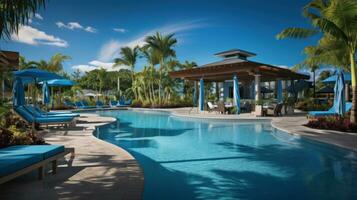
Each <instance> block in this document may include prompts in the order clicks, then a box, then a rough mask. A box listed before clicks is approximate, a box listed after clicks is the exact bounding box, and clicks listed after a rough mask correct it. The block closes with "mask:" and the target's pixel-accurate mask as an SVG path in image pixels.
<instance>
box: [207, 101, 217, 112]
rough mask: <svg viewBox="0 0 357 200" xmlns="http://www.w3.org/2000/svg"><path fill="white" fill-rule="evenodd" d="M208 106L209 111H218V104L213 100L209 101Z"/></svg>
mask: <svg viewBox="0 0 357 200" xmlns="http://www.w3.org/2000/svg"><path fill="white" fill-rule="evenodd" d="M207 106H208V112H212V111H215V112H218V106H217V105H213V103H212V102H210V101H209V102H207Z"/></svg>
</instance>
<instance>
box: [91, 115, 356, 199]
mask: <svg viewBox="0 0 357 200" xmlns="http://www.w3.org/2000/svg"><path fill="white" fill-rule="evenodd" d="M98 113H99V114H100V115H102V116H111V117H115V118H117V119H118V121H117V122H115V123H112V124H108V125H105V126H102V127H97V129H96V131H95V133H94V135H95V136H96V137H98V138H100V139H102V140H104V141H107V142H110V143H113V144H115V145H117V146H120V147H122V148H124V149H125V150H127V151H128V152H129V153H131V154H132V155H133V156H134V157H135V158H136V159H137V160H138V162H139V164H140V166H141V167H142V168H143V170H144V175H145V189H144V199H170V200H171V199H357V159H356V156H355V153H354V152H349V151H346V150H342V149H340V148H336V147H333V146H331V145H325V144H320V143H316V142H312V141H310V140H306V139H302V138H299V137H297V136H292V135H290V134H287V133H284V132H282V131H279V130H276V129H274V128H272V127H271V125H270V122H240V123H239V122H224V121H213V120H193V119H184V118H177V117H173V116H171V115H169V114H167V113H162V112H142V111H131V110H128V111H99V112H98Z"/></svg>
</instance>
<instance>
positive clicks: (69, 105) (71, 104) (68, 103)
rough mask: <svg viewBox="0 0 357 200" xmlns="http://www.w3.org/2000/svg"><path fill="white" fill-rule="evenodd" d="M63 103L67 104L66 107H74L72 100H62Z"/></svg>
mask: <svg viewBox="0 0 357 200" xmlns="http://www.w3.org/2000/svg"><path fill="white" fill-rule="evenodd" d="M64 105H65V106H68V107H75V106H76V105H75V104H74V103H73V102H71V101H68V100H66V101H64Z"/></svg>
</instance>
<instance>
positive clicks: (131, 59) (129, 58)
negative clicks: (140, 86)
mask: <svg viewBox="0 0 357 200" xmlns="http://www.w3.org/2000/svg"><path fill="white" fill-rule="evenodd" d="M120 55H121V57H120V58H116V59H115V60H114V62H115V64H114V67H117V66H119V65H125V66H128V67H130V69H131V81H132V83H134V75H135V71H134V70H135V64H136V61H137V59H138V56H139V47H138V46H136V47H134V48H130V47H122V48H121V49H120ZM133 93H134V96H135V98H137V93H136V92H135V91H134V89H133Z"/></svg>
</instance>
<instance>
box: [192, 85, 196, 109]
mask: <svg viewBox="0 0 357 200" xmlns="http://www.w3.org/2000/svg"><path fill="white" fill-rule="evenodd" d="M192 101H193V106H196V104H197V81H194V82H193V94H192Z"/></svg>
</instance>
